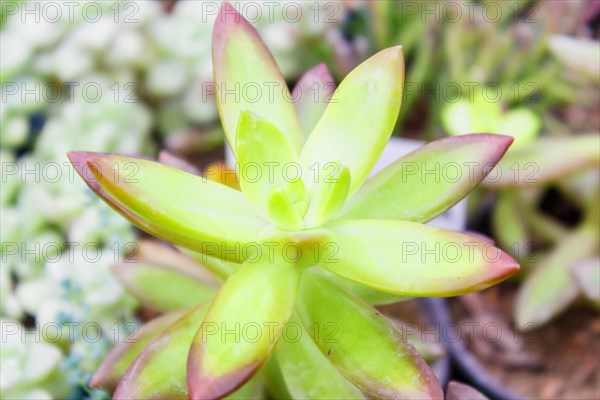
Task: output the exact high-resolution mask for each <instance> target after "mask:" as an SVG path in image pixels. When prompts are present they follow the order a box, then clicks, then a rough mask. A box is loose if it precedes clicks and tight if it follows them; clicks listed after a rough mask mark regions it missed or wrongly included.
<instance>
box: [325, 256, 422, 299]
mask: <svg viewBox="0 0 600 400" xmlns="http://www.w3.org/2000/svg"><path fill="white" fill-rule="evenodd" d="M334 253H337V248H335V247H332V249H331V250H330V253H328V256H335V255H334ZM322 272H323V273H324V274H325V275H326V276H327V277H328V278H329V279H331V280H332V281H333V282H335V283H336V284H337V285H339V286H342V287H344V288H346V289H348V290H350V291H351V292H352V293H355V294H356V295H358V297H360V298H361V299H363V300H365V301H366V302H367V303H369V304H372V305H383V304H390V303H397V302H399V301H405V300H409V299H411V298H412V297H404V296H398V295H397V294H393V293H388V292H382V291H379V290H375V289H373V288H370V287H369V286H365V285H363V284H362V283H358V282H355V281H352V280H350V279H346V278H343V277H341V276H339V275H336V274H334V273H333V272H329V271H327V270H326V269H322Z"/></svg>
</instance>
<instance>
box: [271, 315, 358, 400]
mask: <svg viewBox="0 0 600 400" xmlns="http://www.w3.org/2000/svg"><path fill="white" fill-rule="evenodd" d="M289 326H290V328H289V331H290V333H289V334H288V335H284V337H283V338H282V340H280V341H279V344H278V345H277V348H276V349H275V355H276V357H277V362H278V364H279V367H280V368H281V373H282V374H283V377H284V379H285V382H286V384H287V388H288V390H289V391H290V393H291V395H292V397H293V398H294V399H317V400H320V399H365V396H364V395H363V394H362V392H361V391H360V390H359V389H358V388H357V387H356V386H354V385H352V384H351V383H350V382H349V381H348V380H347V379H346V378H344V376H343V375H341V374H340V373H339V372H338V370H337V369H336V368H335V367H334V366H333V365H332V364H331V363H330V362H329V360H328V359H327V357H326V356H325V355H324V354H322V353H321V352H320V351H319V348H318V347H317V346H316V345H315V342H314V341H313V339H312V337H311V336H310V335H311V333H309V331H308V330H306V328H304V327H303V326H302V324H301V323H300V321H299V319H298V318H297V317H295V316H294V317H292V319H291V320H290V324H289Z"/></svg>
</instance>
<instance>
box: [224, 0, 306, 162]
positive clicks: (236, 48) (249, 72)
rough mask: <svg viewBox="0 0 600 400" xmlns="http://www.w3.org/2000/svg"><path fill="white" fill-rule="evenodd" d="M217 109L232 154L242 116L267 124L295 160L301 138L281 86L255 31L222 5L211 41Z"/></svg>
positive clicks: (271, 58)
mask: <svg viewBox="0 0 600 400" xmlns="http://www.w3.org/2000/svg"><path fill="white" fill-rule="evenodd" d="M212 43H213V44H212V46H213V48H212V54H213V71H214V78H215V86H216V87H215V90H216V99H217V107H218V108H219V114H220V115H221V121H222V122H223V127H224V128H225V134H226V135H227V140H228V141H229V145H230V146H231V148H232V149H233V150H234V151H235V149H236V142H237V140H236V137H235V135H236V132H237V127H238V120H239V118H240V113H241V112H242V110H248V111H251V112H253V113H255V114H257V115H261V116H263V117H265V118H269V120H270V121H271V122H272V123H273V124H274V125H275V126H276V127H277V128H278V129H279V130H281V132H283V134H284V135H286V136H287V138H288V140H289V142H290V144H291V146H292V148H293V149H294V151H295V152H296V154H299V152H300V149H301V148H302V143H303V140H304V139H303V137H302V132H301V130H300V124H299V122H298V118H297V116H296V111H295V109H294V103H293V102H292V101H291V95H290V92H289V90H288V88H287V85H286V82H285V80H284V79H283V77H282V76H281V72H280V71H279V67H278V66H277V64H276V62H275V60H274V59H273V56H272V55H271V53H270V52H269V50H268V49H267V47H266V46H265V44H264V43H263V41H262V39H261V38H260V36H259V35H258V33H257V32H256V30H255V29H254V28H253V27H252V25H250V23H249V22H248V21H246V20H245V19H244V17H242V16H241V15H240V14H239V13H238V12H237V11H236V10H235V8H234V7H233V6H232V5H231V4H229V3H227V2H224V3H223V5H222V6H221V10H220V12H219V14H218V15H217V19H216V21H215V25H214V29H213V37H212Z"/></svg>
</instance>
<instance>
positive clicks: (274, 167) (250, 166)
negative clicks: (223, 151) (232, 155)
mask: <svg viewBox="0 0 600 400" xmlns="http://www.w3.org/2000/svg"><path fill="white" fill-rule="evenodd" d="M235 146H236V154H237V162H238V165H239V168H238V174H239V177H240V186H241V188H242V192H244V194H245V195H246V197H247V198H248V200H250V203H252V205H253V206H254V207H255V208H256V209H257V210H258V211H259V212H260V213H262V214H263V215H264V214H265V211H266V208H267V200H268V198H269V193H271V190H272V189H273V188H278V187H282V186H283V185H285V184H286V183H287V180H289V179H287V177H286V176H285V175H284V174H285V173H286V172H285V171H286V167H287V166H289V165H290V164H291V163H295V162H296V154H295V151H294V149H293V148H292V146H291V144H290V142H289V140H288V138H287V137H285V135H284V134H283V133H281V131H280V130H279V129H277V127H276V126H275V125H273V124H272V123H270V122H269V121H267V120H265V119H263V118H260V117H258V116H257V115H254V114H252V113H249V112H247V111H242V113H241V115H240V122H239V125H238V133H237V142H236V145H235ZM286 179H287V180H286Z"/></svg>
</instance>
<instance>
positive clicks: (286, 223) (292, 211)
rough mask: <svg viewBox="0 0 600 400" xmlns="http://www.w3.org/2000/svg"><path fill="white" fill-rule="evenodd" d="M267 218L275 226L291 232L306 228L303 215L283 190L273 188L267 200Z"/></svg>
mask: <svg viewBox="0 0 600 400" xmlns="http://www.w3.org/2000/svg"><path fill="white" fill-rule="evenodd" d="M267 216H268V217H269V220H271V221H272V222H273V224H274V225H275V226H277V227H278V228H281V229H286V230H290V231H295V230H301V229H302V228H303V226H304V222H303V220H302V215H300V213H299V210H298V209H297V208H296V207H295V204H294V202H293V200H292V199H291V198H290V197H289V196H287V193H286V191H285V190H284V189H283V188H273V190H271V192H270V193H269V197H268V198H267Z"/></svg>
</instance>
